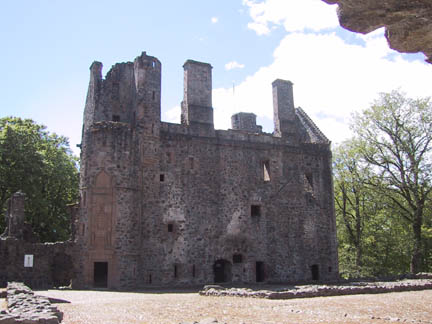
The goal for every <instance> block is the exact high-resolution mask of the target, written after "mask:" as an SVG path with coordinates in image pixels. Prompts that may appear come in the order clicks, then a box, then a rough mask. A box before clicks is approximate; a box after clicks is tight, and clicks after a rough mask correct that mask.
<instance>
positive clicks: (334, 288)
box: [199, 277, 432, 299]
mask: <svg viewBox="0 0 432 324" xmlns="http://www.w3.org/2000/svg"><path fill="white" fill-rule="evenodd" d="M425 289H432V279H431V278H430V277H429V279H408V280H400V281H392V282H355V283H346V284H340V285H305V286H292V287H287V288H281V287H279V288H277V289H271V288H269V289H265V290H264V289H263V290H253V289H250V288H223V287H221V286H215V285H209V286H205V287H204V289H203V290H202V291H200V292H199V294H200V295H201V296H231V297H252V298H267V299H293V298H311V297H325V296H343V295H358V294H379V293H388V292H400V291H414V290H425Z"/></svg>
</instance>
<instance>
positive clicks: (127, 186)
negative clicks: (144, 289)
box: [76, 52, 161, 288]
mask: <svg viewBox="0 0 432 324" xmlns="http://www.w3.org/2000/svg"><path fill="white" fill-rule="evenodd" d="M101 72H102V64H101V63H99V62H95V63H93V64H92V65H91V67H90V83H89V90H88V94H87V102H86V106H85V110H84V127H83V138H82V144H81V168H80V190H81V207H80V208H81V210H80V219H79V223H78V230H77V234H76V237H77V239H76V241H77V244H78V245H79V246H80V247H81V250H82V251H85V252H84V253H83V255H82V256H80V259H79V260H78V261H77V262H78V263H79V266H78V267H77V268H78V269H80V270H79V271H82V273H80V274H79V275H78V280H77V284H76V287H108V288H133V287H135V286H136V280H137V276H138V273H139V255H140V243H141V238H140V231H141V222H142V217H141V216H142V206H141V205H140V204H139V203H138V204H137V203H136V202H139V201H141V200H142V199H143V190H144V188H146V189H145V190H146V192H151V193H153V192H154V191H155V188H154V185H153V184H154V181H152V179H153V178H154V174H155V173H158V171H157V170H158V169H157V168H158V163H157V157H158V136H159V127H160V90H161V64H160V62H159V61H158V60H157V59H156V58H154V57H151V56H147V54H146V53H145V52H144V53H142V55H141V56H139V57H137V58H136V59H135V61H134V62H133V63H132V62H127V63H119V64H116V65H114V66H113V67H112V68H111V70H110V71H109V72H108V73H107V75H106V77H105V79H102V74H101ZM145 163H147V164H148V165H147V166H145V165H144V164H145ZM155 168H156V170H154V169H155ZM149 174H151V175H152V176H153V178H151V179H149V178H147V177H148V176H149ZM143 179H145V181H143ZM156 192H157V191H156ZM145 199H149V197H148V196H147V195H145ZM81 269H82V270H81Z"/></svg>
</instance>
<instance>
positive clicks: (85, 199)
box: [83, 191, 87, 206]
mask: <svg viewBox="0 0 432 324" xmlns="http://www.w3.org/2000/svg"><path fill="white" fill-rule="evenodd" d="M86 203H87V192H86V191H84V193H83V205H84V206H85V205H86Z"/></svg>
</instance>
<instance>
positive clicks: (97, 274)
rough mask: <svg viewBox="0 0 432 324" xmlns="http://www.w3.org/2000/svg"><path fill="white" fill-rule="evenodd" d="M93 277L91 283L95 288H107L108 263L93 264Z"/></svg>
mask: <svg viewBox="0 0 432 324" xmlns="http://www.w3.org/2000/svg"><path fill="white" fill-rule="evenodd" d="M93 275H94V276H93V282H94V286H95V288H107V287H108V262H95V263H94V272H93Z"/></svg>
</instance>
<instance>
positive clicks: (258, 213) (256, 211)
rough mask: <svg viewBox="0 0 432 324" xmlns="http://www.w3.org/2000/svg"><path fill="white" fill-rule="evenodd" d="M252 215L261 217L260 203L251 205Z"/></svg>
mask: <svg viewBox="0 0 432 324" xmlns="http://www.w3.org/2000/svg"><path fill="white" fill-rule="evenodd" d="M251 216H252V217H260V216H261V206H260V205H251Z"/></svg>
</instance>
